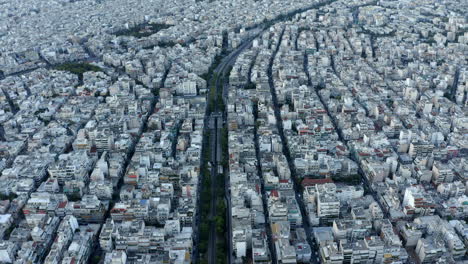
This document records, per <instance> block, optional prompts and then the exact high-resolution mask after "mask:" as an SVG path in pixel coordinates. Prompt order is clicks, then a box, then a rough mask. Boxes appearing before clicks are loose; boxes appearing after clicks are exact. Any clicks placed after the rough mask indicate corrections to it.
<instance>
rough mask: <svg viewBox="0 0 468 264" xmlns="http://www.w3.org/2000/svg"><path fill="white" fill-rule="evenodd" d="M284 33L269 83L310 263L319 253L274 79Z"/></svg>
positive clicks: (269, 69) (271, 62) (281, 35)
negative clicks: (288, 140)
mask: <svg viewBox="0 0 468 264" xmlns="http://www.w3.org/2000/svg"><path fill="white" fill-rule="evenodd" d="M283 34H284V28H283V30H282V31H281V34H280V36H279V38H278V43H277V44H276V45H277V46H276V49H275V50H274V52H273V54H272V56H271V58H270V62H269V65H268V70H267V75H268V83H269V85H270V92H271V96H272V101H273V106H274V112H275V118H276V124H277V129H278V133H279V136H280V138H281V142H282V145H283V154H284V155H285V156H286V159H287V161H288V166H289V169H290V171H291V178H292V182H293V188H294V193H295V198H296V201H297V203H298V206H299V209H300V212H301V216H302V227H303V228H304V230H305V233H306V237H307V242H308V243H309V245H310V247H311V260H310V263H318V262H319V261H317V259H318V254H317V251H316V248H317V246H316V245H315V241H314V239H313V236H312V228H311V227H310V225H309V221H308V217H307V213H306V206H305V204H304V201H303V199H302V196H301V186H300V185H299V184H298V182H299V181H298V180H297V179H298V178H297V175H296V169H295V166H294V162H293V160H292V158H291V155H290V153H289V147H288V142H287V138H286V136H285V135H284V130H283V120H282V118H281V113H280V108H279V104H278V99H277V97H276V88H275V83H274V80H273V63H274V60H275V58H276V54H277V53H278V50H279V47H280V45H281V41H282V39H283Z"/></svg>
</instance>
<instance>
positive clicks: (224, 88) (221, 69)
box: [208, 33, 258, 264]
mask: <svg viewBox="0 0 468 264" xmlns="http://www.w3.org/2000/svg"><path fill="white" fill-rule="evenodd" d="M257 35H258V33H257V34H254V35H253V36H252V37H249V38H248V39H247V40H246V41H244V42H243V43H242V44H241V45H240V46H239V47H237V48H236V49H235V50H234V51H232V52H231V53H230V54H229V55H227V56H226V57H224V58H223V59H222V60H221V63H220V64H219V65H218V66H217V67H216V68H215V70H214V73H215V75H216V76H217V78H216V94H222V95H223V101H224V102H227V97H228V93H229V91H228V87H229V85H228V83H227V82H228V80H227V78H220V77H222V76H224V75H225V74H226V73H227V72H228V70H229V67H230V66H232V65H234V63H235V62H236V59H237V57H238V56H239V55H240V54H241V53H242V52H243V51H244V50H245V49H246V48H248V47H250V45H251V43H252V40H253V39H254V38H255V37H256V36H257ZM214 109H215V110H214V113H213V114H212V115H211V118H210V120H212V121H210V123H213V125H212V126H211V125H210V129H211V135H212V136H211V142H210V147H211V153H212V157H211V162H212V168H211V210H210V219H214V217H215V216H216V200H217V195H216V192H215V184H214V183H215V182H216V178H217V177H219V173H218V165H219V163H220V162H221V144H220V137H221V133H220V132H221V128H222V127H223V125H224V124H225V123H226V121H227V112H226V111H225V109H220V105H219V102H218V100H215V107H214ZM223 174H224V175H225V176H224V179H225V183H224V199H225V201H226V218H227V219H226V230H227V232H228V234H227V238H226V239H227V245H228V251H229V254H227V256H226V257H227V262H228V263H230V264H231V263H232V262H233V261H232V257H233V247H232V230H231V229H232V228H231V198H230V191H229V189H230V186H229V171H228V169H227V168H223ZM216 236H217V234H216V228H215V225H214V223H213V222H212V224H211V226H210V238H209V243H208V245H209V246H208V255H209V257H208V263H213V264H214V263H216Z"/></svg>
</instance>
